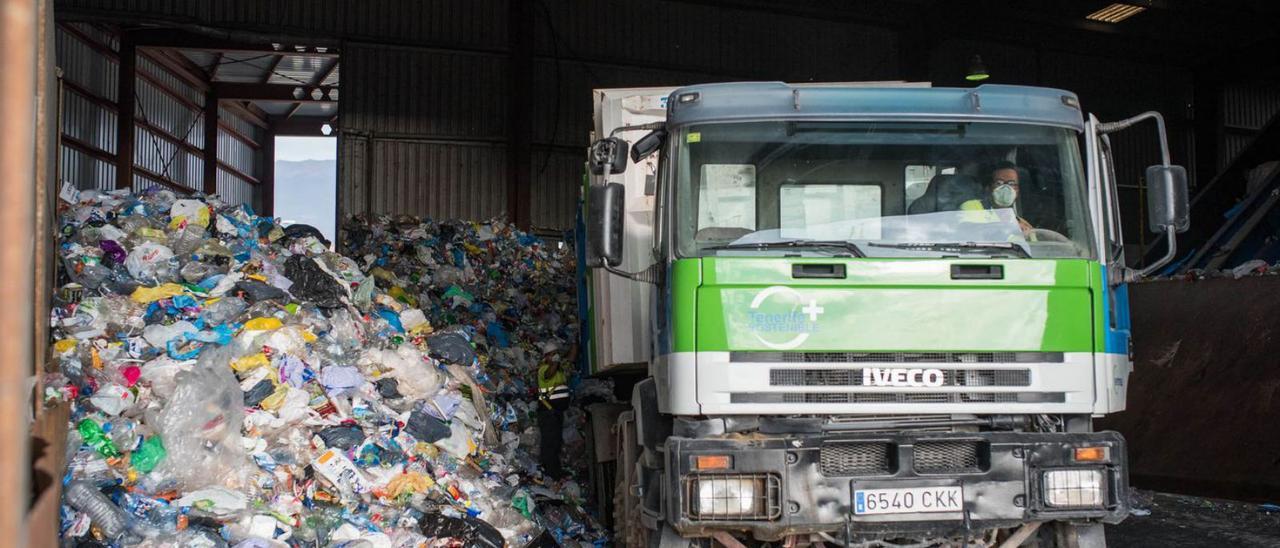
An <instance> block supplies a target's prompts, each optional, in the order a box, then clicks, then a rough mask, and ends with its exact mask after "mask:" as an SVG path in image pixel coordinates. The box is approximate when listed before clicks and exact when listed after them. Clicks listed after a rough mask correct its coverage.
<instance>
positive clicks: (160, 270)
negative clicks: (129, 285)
mask: <svg viewBox="0 0 1280 548" xmlns="http://www.w3.org/2000/svg"><path fill="white" fill-rule="evenodd" d="M172 259H173V250H171V249H169V248H168V247H167V246H164V245H161V244H158V243H155V242H146V243H143V244H142V245H139V246H138V247H135V248H134V249H133V251H130V252H129V256H128V258H126V259H125V261H124V265H125V268H127V269H129V275H130V276H133V278H134V279H135V280H138V281H139V282H142V283H156V284H158V283H163V282H166V281H169V280H172V279H173V274H174V270H175V269H174V264H173V261H172Z"/></svg>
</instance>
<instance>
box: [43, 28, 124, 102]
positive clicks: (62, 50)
mask: <svg viewBox="0 0 1280 548" xmlns="http://www.w3.org/2000/svg"><path fill="white" fill-rule="evenodd" d="M55 50H56V54H57V58H58V67H60V68H61V69H62V77H63V78H64V79H66V80H67V81H69V82H72V83H74V84H76V85H79V86H80V87H82V88H85V89H87V90H89V91H90V92H93V94H94V95H97V96H99V97H102V98H103V99H106V100H108V101H115V100H116V82H117V80H118V79H119V74H120V69H119V67H118V66H117V65H116V62H115V60H114V59H111V58H110V57H108V56H106V55H103V54H102V53H100V52H99V51H98V50H96V49H93V48H92V47H90V46H89V45H88V44H86V43H84V42H82V41H80V39H79V38H78V37H76V36H74V35H72V34H70V33H68V32H66V31H64V30H62V29H61V28H58V29H57V32H56V38H55Z"/></svg>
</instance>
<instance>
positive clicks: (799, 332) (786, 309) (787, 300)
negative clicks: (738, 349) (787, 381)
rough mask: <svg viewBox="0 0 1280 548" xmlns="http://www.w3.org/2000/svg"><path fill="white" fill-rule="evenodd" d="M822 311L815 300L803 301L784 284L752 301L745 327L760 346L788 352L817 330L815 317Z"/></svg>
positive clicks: (774, 286) (774, 287) (762, 291)
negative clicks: (748, 328)
mask: <svg viewBox="0 0 1280 548" xmlns="http://www.w3.org/2000/svg"><path fill="white" fill-rule="evenodd" d="M823 312H825V309H823V308H822V307H821V306H819V305H818V301H817V299H812V298H805V297H804V296H803V295H801V294H800V292H798V291H796V290H795V289H792V288H790V287H787V286H785V285H773V286H769V287H766V288H764V289H762V290H760V292H759V293H757V294H756V296H755V298H754V299H751V312H750V313H749V320H748V326H749V327H750V329H751V333H752V334H753V335H755V337H756V339H757V340H759V341H760V344H763V345H765V346H767V347H769V348H772V349H774V350H790V349H792V348H795V347H797V346H800V345H802V344H804V341H806V340H808V339H809V335H812V334H813V333H815V332H817V331H818V316H820V315H822V313H823Z"/></svg>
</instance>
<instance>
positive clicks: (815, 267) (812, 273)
mask: <svg viewBox="0 0 1280 548" xmlns="http://www.w3.org/2000/svg"><path fill="white" fill-rule="evenodd" d="M791 277H792V278H826V279H837V280H842V279H844V277H845V272H844V265H842V264H814V263H803V264H793V265H791Z"/></svg>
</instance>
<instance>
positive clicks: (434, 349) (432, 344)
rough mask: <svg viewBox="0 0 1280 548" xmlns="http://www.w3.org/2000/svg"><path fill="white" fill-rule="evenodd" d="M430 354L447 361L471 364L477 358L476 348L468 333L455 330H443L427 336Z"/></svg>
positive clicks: (465, 364)
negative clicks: (468, 337) (464, 333)
mask: <svg viewBox="0 0 1280 548" xmlns="http://www.w3.org/2000/svg"><path fill="white" fill-rule="evenodd" d="M427 349H428V354H429V355H430V356H431V357H433V358H435V359H437V360H440V361H442V362H445V363H456V364H458V365H462V366H467V365H471V363H472V362H474V361H475V360H476V350H475V348H472V347H471V341H470V340H468V339H467V336H466V335H463V334H462V333H458V332H455V331H442V332H440V333H436V334H435V335H432V336H430V337H427Z"/></svg>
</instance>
